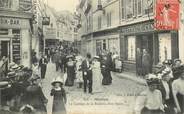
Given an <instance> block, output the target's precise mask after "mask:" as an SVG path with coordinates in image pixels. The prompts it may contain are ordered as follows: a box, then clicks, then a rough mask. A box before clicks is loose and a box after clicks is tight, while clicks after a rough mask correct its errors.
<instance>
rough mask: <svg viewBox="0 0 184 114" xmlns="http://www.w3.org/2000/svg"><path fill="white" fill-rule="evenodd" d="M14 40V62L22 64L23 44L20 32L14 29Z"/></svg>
mask: <svg viewBox="0 0 184 114" xmlns="http://www.w3.org/2000/svg"><path fill="white" fill-rule="evenodd" d="M12 34H13V36H14V37H13V38H12V54H13V62H15V63H17V64H20V59H21V51H20V49H21V44H20V30H19V29H14V30H12Z"/></svg>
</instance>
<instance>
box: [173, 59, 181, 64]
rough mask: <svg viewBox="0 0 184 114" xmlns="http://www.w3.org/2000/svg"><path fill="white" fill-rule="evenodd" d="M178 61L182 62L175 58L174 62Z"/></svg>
mask: <svg viewBox="0 0 184 114" xmlns="http://www.w3.org/2000/svg"><path fill="white" fill-rule="evenodd" d="M177 61H179V62H182V61H181V60H180V59H174V63H176V62H177Z"/></svg>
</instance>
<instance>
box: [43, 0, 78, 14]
mask: <svg viewBox="0 0 184 114" xmlns="http://www.w3.org/2000/svg"><path fill="white" fill-rule="evenodd" d="M45 1H48V5H49V6H50V7H53V8H55V10H56V11H62V10H68V11H70V12H72V13H73V12H74V11H75V9H76V6H77V5H78V1H79V0H45Z"/></svg>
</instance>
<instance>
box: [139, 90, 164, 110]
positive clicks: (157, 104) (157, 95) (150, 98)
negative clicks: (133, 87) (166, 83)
mask: <svg viewBox="0 0 184 114" xmlns="http://www.w3.org/2000/svg"><path fill="white" fill-rule="evenodd" d="M144 107H146V108H148V109H150V110H158V109H163V107H164V106H163V104H162V94H161V92H160V90H155V91H153V92H151V91H150V90H146V91H143V92H142V93H141V94H140V96H138V97H137V99H136V104H135V111H136V113H137V112H140V111H141V110H142V109H143V108H144Z"/></svg>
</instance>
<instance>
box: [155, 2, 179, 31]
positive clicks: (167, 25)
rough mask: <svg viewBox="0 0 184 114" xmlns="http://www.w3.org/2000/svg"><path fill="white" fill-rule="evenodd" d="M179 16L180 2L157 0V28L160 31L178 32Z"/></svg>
mask: <svg viewBox="0 0 184 114" xmlns="http://www.w3.org/2000/svg"><path fill="white" fill-rule="evenodd" d="M179 14H180V13H179V2H178V0H157V1H156V15H155V23H154V25H155V28H156V29H158V30H178V29H179Z"/></svg>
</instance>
